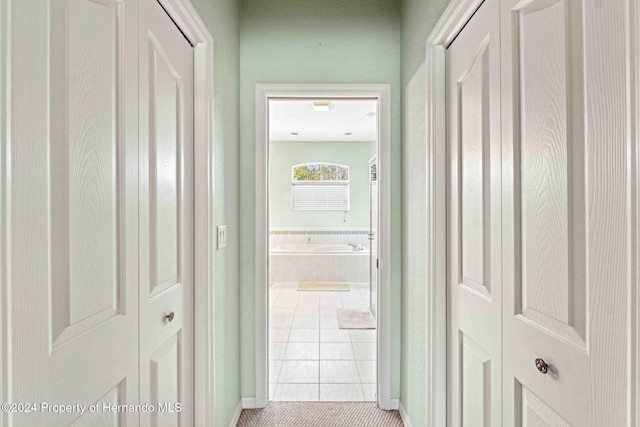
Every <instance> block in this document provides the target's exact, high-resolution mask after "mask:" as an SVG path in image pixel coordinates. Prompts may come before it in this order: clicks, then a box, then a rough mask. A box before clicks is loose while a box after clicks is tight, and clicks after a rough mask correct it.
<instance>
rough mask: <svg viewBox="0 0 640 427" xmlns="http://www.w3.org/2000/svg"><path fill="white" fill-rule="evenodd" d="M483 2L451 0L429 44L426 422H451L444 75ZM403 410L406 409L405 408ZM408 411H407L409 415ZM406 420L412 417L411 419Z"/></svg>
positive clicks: (427, 102)
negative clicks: (449, 52) (450, 51)
mask: <svg viewBox="0 0 640 427" xmlns="http://www.w3.org/2000/svg"><path fill="white" fill-rule="evenodd" d="M483 1H484V0H451V2H450V3H449V6H448V7H447V8H446V9H445V11H444V12H443V13H442V15H441V17H440V19H439V20H438V22H437V23H436V25H435V27H434V29H433V31H432V32H431V34H430V35H429V37H428V38H427V44H426V64H427V67H426V69H427V71H426V82H427V83H426V84H427V87H426V94H427V95H426V98H427V99H426V111H427V117H426V123H427V125H426V127H427V133H426V139H427V140H426V146H427V163H428V170H429V175H428V176H427V186H426V188H427V195H426V196H427V213H428V224H427V233H428V235H427V242H428V247H427V260H426V261H427V266H428V267H427V270H428V271H429V274H428V276H427V284H426V286H427V295H426V304H425V307H426V310H427V313H426V318H427V322H428V324H427V328H426V332H427V340H426V341H427V356H428V366H427V379H426V386H427V387H426V388H427V398H426V400H427V401H426V414H427V425H428V426H431V427H435V426H444V425H446V423H447V376H446V372H447V320H446V319H447V297H446V289H447V273H446V266H447V252H446V248H447V240H446V239H447V235H446V229H447V217H446V209H447V208H446V206H447V192H446V176H447V175H446V171H447V167H446V146H447V141H446V113H447V112H446V102H445V101H446V100H445V98H446V97H445V90H446V78H445V76H446V74H445V66H446V61H445V54H446V49H447V47H448V46H449V45H450V44H451V42H452V41H453V40H454V39H455V37H456V36H457V35H458V33H459V32H460V30H462V28H463V27H464V25H465V24H466V23H467V22H468V21H469V19H470V18H471V16H473V14H474V13H475V11H476V10H478V8H479V7H480V5H481V4H482V2H483ZM401 409H402V411H404V409H403V408H402V407H401ZM405 415H406V414H405ZM407 419H408V418H407Z"/></svg>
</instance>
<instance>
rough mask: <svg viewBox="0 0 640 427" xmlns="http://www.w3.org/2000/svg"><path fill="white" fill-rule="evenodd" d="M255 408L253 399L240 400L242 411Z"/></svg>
mask: <svg viewBox="0 0 640 427" xmlns="http://www.w3.org/2000/svg"><path fill="white" fill-rule="evenodd" d="M255 408H257V406H256V398H255V397H243V398H242V409H255Z"/></svg>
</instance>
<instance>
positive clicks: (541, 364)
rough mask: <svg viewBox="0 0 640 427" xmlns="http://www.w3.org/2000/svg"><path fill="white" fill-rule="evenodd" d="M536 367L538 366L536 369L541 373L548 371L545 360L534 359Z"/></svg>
mask: <svg viewBox="0 0 640 427" xmlns="http://www.w3.org/2000/svg"><path fill="white" fill-rule="evenodd" d="M536 368H538V371H540V373H541V374H546V373H547V372H549V365H547V362H545V361H544V360H542V359H540V358H537V359H536Z"/></svg>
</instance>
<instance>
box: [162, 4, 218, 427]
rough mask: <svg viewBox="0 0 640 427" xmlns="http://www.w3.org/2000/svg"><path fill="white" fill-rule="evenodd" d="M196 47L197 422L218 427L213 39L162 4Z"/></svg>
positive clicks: (195, 18)
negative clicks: (216, 417) (216, 404)
mask: <svg viewBox="0 0 640 427" xmlns="http://www.w3.org/2000/svg"><path fill="white" fill-rule="evenodd" d="M158 3H160V5H161V6H162V7H163V8H164V10H165V11H166V12H167V14H168V15H169V17H170V18H171V19H172V20H173V22H174V23H175V24H176V26H177V27H178V28H179V29H180V31H181V32H182V33H183V34H184V36H185V37H186V38H187V40H188V41H189V43H191V46H193V70H194V71H193V74H194V75H193V103H194V105H193V107H194V108H193V155H194V162H193V164H194V180H193V182H194V188H193V200H194V223H193V229H194V230H197V232H196V233H194V264H195V266H194V269H195V271H194V273H195V274H194V286H195V288H194V299H195V301H194V316H193V322H194V325H193V326H194V340H193V343H194V348H193V357H194V360H193V366H194V378H193V385H194V394H193V395H194V421H195V424H196V425H207V426H215V421H216V420H215V409H214V407H215V399H214V391H215V387H214V384H215V381H214V380H215V365H214V362H215V358H214V350H215V328H214V309H215V305H214V295H215V292H214V290H215V282H214V280H215V274H214V271H215V269H214V259H215V235H214V234H215V233H214V232H213V230H214V224H215V222H214V212H215V209H214V203H215V198H214V194H213V191H214V181H213V178H214V171H213V165H214V162H213V155H214V153H213V73H214V69H213V36H212V35H211V33H210V32H209V30H208V29H207V26H206V25H205V24H204V22H203V21H202V19H201V18H200V16H199V15H198V13H197V12H196V10H195V9H194V8H193V6H192V5H191V2H190V1H189V0H158Z"/></svg>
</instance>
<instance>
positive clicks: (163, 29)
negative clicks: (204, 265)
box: [139, 0, 194, 427]
mask: <svg viewBox="0 0 640 427" xmlns="http://www.w3.org/2000/svg"><path fill="white" fill-rule="evenodd" d="M140 3H141V8H140V99H139V101H140V144H141V146H140V278H141V280H140V399H141V401H143V402H149V403H151V404H153V405H156V409H157V410H156V411H155V412H153V413H146V414H142V415H141V423H142V425H144V426H149V425H151V426H159V427H170V426H178V425H180V426H191V425H193V286H194V274H193V49H192V47H191V45H190V44H189V42H188V41H187V40H186V39H185V37H184V36H183V35H182V33H181V32H180V31H179V30H178V28H177V27H176V25H175V24H174V23H173V21H172V20H171V19H170V18H169V16H168V15H167V14H166V13H165V11H164V10H163V8H162V7H161V6H160V4H159V3H158V1H157V0H140ZM167 404H168V405H169V406H168V407H166V410H164V411H160V410H159V407H158V406H157V405H167ZM176 404H179V405H180V406H179V407H178V406H176Z"/></svg>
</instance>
